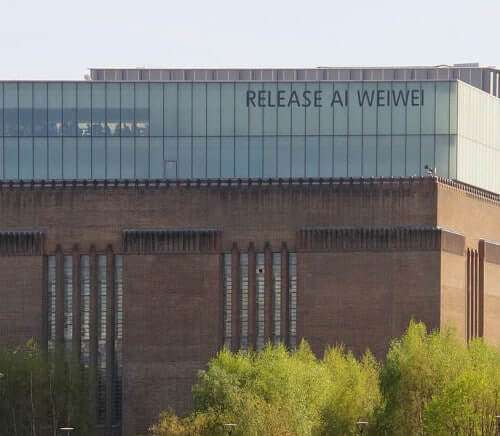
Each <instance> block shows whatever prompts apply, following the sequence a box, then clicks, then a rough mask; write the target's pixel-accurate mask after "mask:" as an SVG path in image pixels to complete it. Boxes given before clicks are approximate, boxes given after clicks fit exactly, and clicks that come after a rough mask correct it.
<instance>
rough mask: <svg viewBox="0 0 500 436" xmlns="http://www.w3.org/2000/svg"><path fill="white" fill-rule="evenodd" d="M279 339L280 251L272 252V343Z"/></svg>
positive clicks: (276, 342)
mask: <svg viewBox="0 0 500 436" xmlns="http://www.w3.org/2000/svg"><path fill="white" fill-rule="evenodd" d="M280 341H281V253H273V343H274V344H278V343H279V342H280Z"/></svg>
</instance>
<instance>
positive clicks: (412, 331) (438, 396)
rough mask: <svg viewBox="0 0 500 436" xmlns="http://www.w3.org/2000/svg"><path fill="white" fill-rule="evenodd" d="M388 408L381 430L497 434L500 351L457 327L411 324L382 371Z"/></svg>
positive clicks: (383, 412)
mask: <svg viewBox="0 0 500 436" xmlns="http://www.w3.org/2000/svg"><path fill="white" fill-rule="evenodd" d="M380 383H381V389H382V394H383V396H384V398H385V406H384V408H383V409H381V411H380V413H379V416H378V429H379V432H382V433H387V434H394V435H407V434H412V435H449V434H456V435H493V434H494V420H495V414H496V413H497V412H498V406H499V405H500V396H499V393H500V352H499V351H498V350H496V349H494V348H493V347H491V346H488V345H487V344H485V343H484V342H483V341H482V340H480V339H477V340H475V341H472V343H471V344H469V345H467V344H465V343H464V342H463V341H462V340H460V339H459V338H458V336H457V335H456V333H455V332H454V331H453V330H451V329H444V330H442V331H441V332H439V331H434V332H431V333H427V331H426V328H425V325H424V324H421V323H415V322H412V323H410V326H409V328H408V331H407V332H406V334H405V335H404V336H403V337H402V338H401V339H400V340H396V341H394V342H393V343H392V345H391V347H390V350H389V352H388V354H387V360H386V363H385V365H384V366H383V369H382V372H381V381H380Z"/></svg>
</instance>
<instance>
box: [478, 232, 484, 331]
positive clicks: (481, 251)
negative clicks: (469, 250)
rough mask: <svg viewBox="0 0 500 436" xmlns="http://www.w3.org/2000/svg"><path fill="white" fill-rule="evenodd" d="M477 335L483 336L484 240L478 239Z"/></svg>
mask: <svg viewBox="0 0 500 436" xmlns="http://www.w3.org/2000/svg"><path fill="white" fill-rule="evenodd" d="M478 334H479V337H481V338H482V337H483V336H484V240H480V241H479V332H478Z"/></svg>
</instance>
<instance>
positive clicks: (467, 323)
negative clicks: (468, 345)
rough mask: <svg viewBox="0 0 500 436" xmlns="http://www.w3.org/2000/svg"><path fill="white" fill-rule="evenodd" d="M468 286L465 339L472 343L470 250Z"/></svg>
mask: <svg viewBox="0 0 500 436" xmlns="http://www.w3.org/2000/svg"><path fill="white" fill-rule="evenodd" d="M466 262H467V263H466V274H467V275H466V285H465V331H466V334H465V338H466V340H467V342H469V341H470V338H471V335H470V329H471V319H470V314H471V301H470V294H471V292H470V290H471V252H470V249H469V248H468V249H467V258H466Z"/></svg>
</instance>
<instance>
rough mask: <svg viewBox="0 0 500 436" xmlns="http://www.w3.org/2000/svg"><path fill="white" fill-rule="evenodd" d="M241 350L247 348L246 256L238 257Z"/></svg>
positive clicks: (242, 254)
mask: <svg viewBox="0 0 500 436" xmlns="http://www.w3.org/2000/svg"><path fill="white" fill-rule="evenodd" d="M240 290H241V348H242V349H243V350H246V349H247V348H248V254H247V253H241V255H240Z"/></svg>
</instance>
